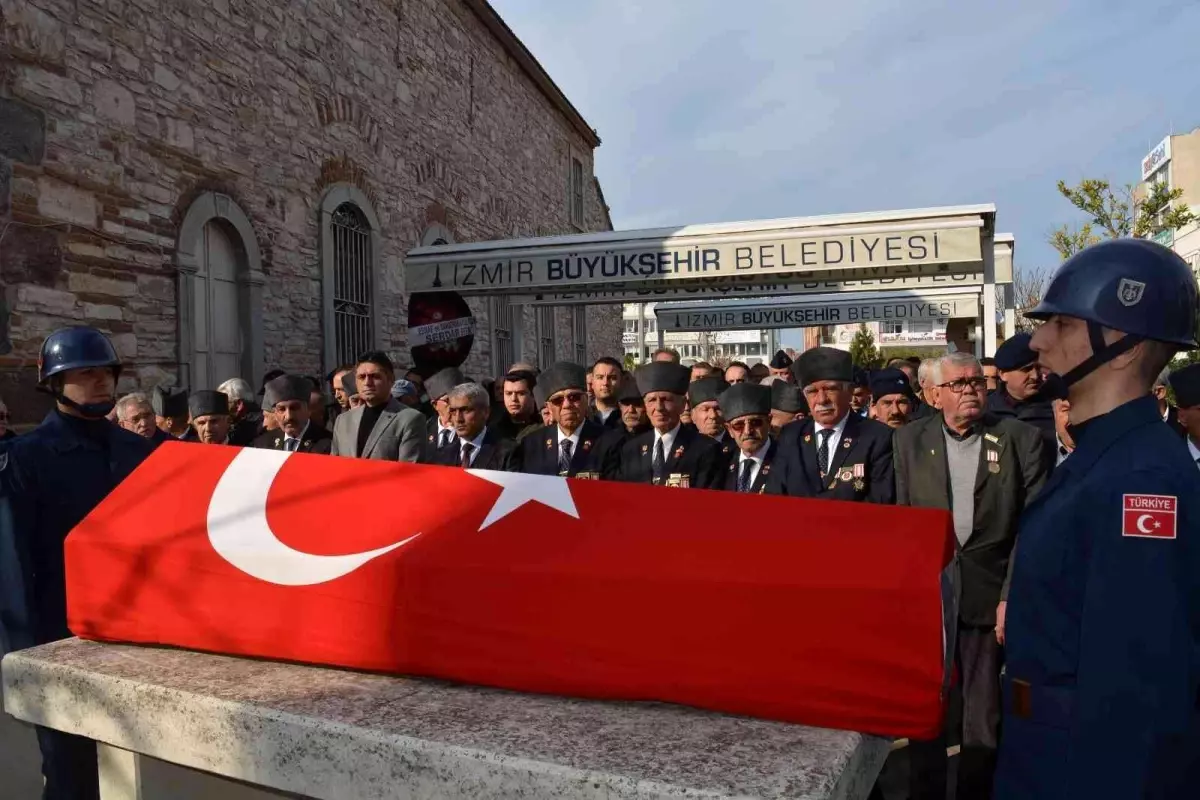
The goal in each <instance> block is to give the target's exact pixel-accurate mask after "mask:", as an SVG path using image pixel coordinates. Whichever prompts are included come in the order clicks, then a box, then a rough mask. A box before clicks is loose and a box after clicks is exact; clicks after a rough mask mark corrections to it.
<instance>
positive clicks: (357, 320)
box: [330, 203, 374, 363]
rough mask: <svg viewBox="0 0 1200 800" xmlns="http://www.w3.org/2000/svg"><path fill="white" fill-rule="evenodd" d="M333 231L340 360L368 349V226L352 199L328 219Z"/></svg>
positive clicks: (369, 285) (337, 334) (369, 230)
mask: <svg viewBox="0 0 1200 800" xmlns="http://www.w3.org/2000/svg"><path fill="white" fill-rule="evenodd" d="M330 227H331V228H332V235H333V316H334V337H335V347H336V348H337V360H338V362H339V363H351V362H353V361H354V360H355V359H356V358H358V356H359V354H360V353H363V352H365V351H367V350H370V349H371V293H372V291H373V290H374V287H373V286H372V285H371V284H372V280H371V265H372V263H373V261H372V258H371V226H370V225H369V224H368V223H367V218H366V216H364V215H363V213H362V211H360V210H359V209H358V206H356V205H354V204H353V203H342V204H341V205H340V206H338V207H337V208H336V209H335V210H334V212H333V216H332V219H331V221H330Z"/></svg>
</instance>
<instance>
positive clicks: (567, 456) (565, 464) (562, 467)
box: [558, 439, 571, 475]
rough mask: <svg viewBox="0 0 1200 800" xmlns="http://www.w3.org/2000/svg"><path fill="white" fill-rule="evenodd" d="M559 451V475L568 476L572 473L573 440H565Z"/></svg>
mask: <svg viewBox="0 0 1200 800" xmlns="http://www.w3.org/2000/svg"><path fill="white" fill-rule="evenodd" d="M559 447H560V450H559V451H558V474H560V475H566V474H567V473H568V472H570V471H571V440H570V439H563V440H562V444H561V445H559Z"/></svg>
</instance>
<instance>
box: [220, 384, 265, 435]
mask: <svg viewBox="0 0 1200 800" xmlns="http://www.w3.org/2000/svg"><path fill="white" fill-rule="evenodd" d="M217 391H218V392H220V393H221V394H223V395H225V396H226V397H228V398H229V422H230V425H231V427H230V429H229V443H230V444H233V445H237V446H238V447H248V446H249V445H250V444H252V443H253V442H254V440H255V439H257V438H258V437H259V436H260V435H261V434H262V433H263V430H264V428H263V413H262V411H261V410H260V409H259V407H258V396H257V395H256V394H255V393H254V390H253V389H251V388H250V384H249V383H247V382H246V381H244V380H242V379H241V378H230V379H229V380H227V381H225V382H224V383H222V384H221V385H220V386H218V387H217Z"/></svg>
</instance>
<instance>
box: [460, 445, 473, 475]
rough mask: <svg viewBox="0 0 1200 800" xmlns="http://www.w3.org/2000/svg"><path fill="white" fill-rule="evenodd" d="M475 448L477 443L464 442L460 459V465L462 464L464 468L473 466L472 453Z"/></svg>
mask: <svg viewBox="0 0 1200 800" xmlns="http://www.w3.org/2000/svg"><path fill="white" fill-rule="evenodd" d="M474 450H475V445H473V444H471V443H470V442H463V446H462V458H461V460H460V461H459V466H461V467H462V468H463V469H466V468H468V467H470V466H471V453H472V452H474Z"/></svg>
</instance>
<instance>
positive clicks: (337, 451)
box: [330, 398, 425, 463]
mask: <svg viewBox="0 0 1200 800" xmlns="http://www.w3.org/2000/svg"><path fill="white" fill-rule="evenodd" d="M362 415H363V406H359V407H358V408H352V409H350V410H349V411H347V412H345V413H344V414H339V415H338V418H337V420H336V421H335V422H334V423H333V447H332V448H331V450H330V453H331V454H332V455H335V456H349V457H351V458H353V457H354V455H355V452H356V451H357V450H358V426H359V424H360V423H361V421H362ZM424 443H425V417H423V416H421V413H420V412H419V411H414V410H413V409H411V408H408V407H407V406H405V405H404V404H402V403H400V402H399V401H398V400H395V399H394V398H393V399H391V400H389V401H388V404H387V406H386V407H385V408H384V409H383V413H382V414H380V415H379V420H378V421H377V422H376V423H375V427H374V428H372V429H371V435H370V436H369V437H368V438H367V443H366V445H365V446H364V447H363V452H362V458H371V459H375V460H376V461H411V462H413V463H416V462H417V460H418V459H420V457H421V447H422V445H423V444H424Z"/></svg>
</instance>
